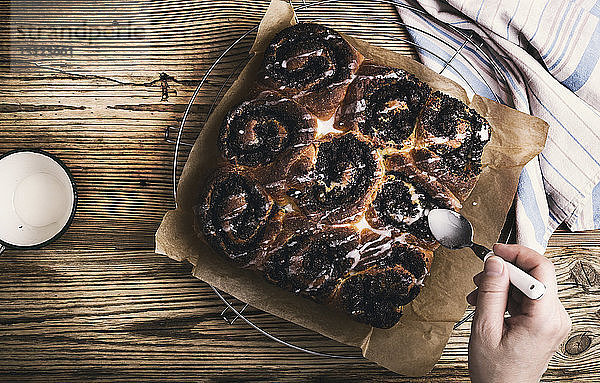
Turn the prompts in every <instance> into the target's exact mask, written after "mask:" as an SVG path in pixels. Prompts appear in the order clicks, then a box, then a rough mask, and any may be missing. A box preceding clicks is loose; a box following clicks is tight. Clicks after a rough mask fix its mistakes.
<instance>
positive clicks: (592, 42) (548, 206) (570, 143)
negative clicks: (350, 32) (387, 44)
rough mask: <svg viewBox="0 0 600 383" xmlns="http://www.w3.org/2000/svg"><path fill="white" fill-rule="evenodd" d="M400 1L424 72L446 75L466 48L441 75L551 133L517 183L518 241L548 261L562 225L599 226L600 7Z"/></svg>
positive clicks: (538, 1)
mask: <svg viewBox="0 0 600 383" xmlns="http://www.w3.org/2000/svg"><path fill="white" fill-rule="evenodd" d="M398 3H399V4H400V3H402V4H404V5H399V6H398V7H397V8H398V11H399V13H400V16H401V18H402V21H403V22H404V23H405V24H406V25H407V29H408V31H409V33H410V35H411V38H412V39H413V40H414V41H415V42H416V43H417V44H418V45H419V46H420V47H421V48H419V49H418V53H419V56H420V58H421V59H422V61H423V63H424V64H426V65H427V66H429V67H430V68H432V69H434V70H438V71H441V70H442V69H443V68H444V66H445V62H447V61H448V60H450V59H451V58H452V57H453V55H454V53H455V52H456V50H457V49H459V48H460V47H461V46H462V49H460V54H458V55H456V57H454V58H452V61H451V63H450V65H448V66H447V67H446V68H445V69H443V73H442V74H443V75H445V76H447V77H449V78H451V79H453V80H455V81H457V82H458V83H460V84H461V85H463V87H465V89H467V91H470V92H471V94H473V93H477V94H480V95H482V96H485V97H488V98H490V99H492V100H497V101H500V102H502V103H504V104H507V105H510V106H512V107H514V108H516V109H518V110H521V111H524V112H527V113H530V114H532V115H534V116H537V117H540V118H542V119H544V120H545V121H546V122H548V124H549V125H550V128H549V131H548V140H547V142H546V147H545V148H544V150H543V151H542V153H541V154H540V155H539V156H537V157H536V158H535V159H533V160H532V161H531V162H529V163H528V164H527V165H526V166H525V168H524V169H523V172H522V173H521V176H520V179H519V187H518V190H517V204H516V220H517V240H518V242H519V243H521V244H523V245H526V246H528V247H531V248H533V249H535V250H537V251H539V252H541V253H543V252H544V250H545V248H546V246H547V243H548V239H549V237H550V235H551V234H552V233H553V232H554V230H555V229H556V227H557V226H558V225H559V224H560V223H561V222H566V223H567V225H568V226H569V227H570V228H571V230H587V229H595V228H600V183H599V182H600V63H599V58H600V0H581V1H567V0H528V1H521V0H502V1H498V0H418V1H416V0H398ZM408 7H414V8H417V9H418V10H420V11H421V12H417V11H414V10H412V9H410V8H408ZM437 20H441V21H443V22H444V23H440V22H438V21H437ZM465 35H466V36H470V38H471V39H472V40H473V42H474V44H475V45H477V46H480V49H476V47H475V45H473V44H466V45H463V43H464V41H465V37H464V36H465ZM440 39H441V42H440ZM497 74H499V75H497ZM499 78H500V80H499Z"/></svg>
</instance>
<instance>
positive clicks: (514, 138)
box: [156, 0, 547, 376]
mask: <svg viewBox="0 0 600 383" xmlns="http://www.w3.org/2000/svg"><path fill="white" fill-rule="evenodd" d="M293 23H294V17H293V10H292V8H291V7H290V6H289V4H288V3H287V2H285V1H281V0H273V1H272V2H271V5H270V7H269V9H268V10H267V12H266V14H265V16H264V18H263V20H262V22H261V24H260V27H259V30H258V32H257V37H256V41H255V43H254V45H253V47H252V52H254V53H255V55H254V57H253V58H252V59H251V60H250V62H249V63H248V64H247V66H246V67H245V68H244V69H243V71H242V72H241V74H240V75H239V77H238V79H237V80H236V81H235V82H234V84H233V85H232V86H231V88H230V89H229V90H228V92H227V93H226V94H225V96H224V97H223V99H222V101H221V102H220V104H219V105H218V106H217V107H216V109H215V110H214V112H213V113H212V115H211V116H210V118H209V119H208V121H207V122H206V124H205V126H204V127H203V129H202V131H201V133H200V135H199V136H198V139H197V140H196V143H195V145H194V147H193V149H192V151H191V153H190V155H189V158H188V161H187V163H186V165H185V167H184V170H183V173H182V176H181V178H180V181H179V185H178V195H177V209H176V210H171V211H169V212H168V213H167V214H166V215H165V217H164V219H163V222H162V223H161V225H160V228H159V229H158V231H157V233H156V252H157V253H160V254H164V255H167V256H169V257H170V258H173V259H175V260H178V261H183V260H187V261H189V262H191V263H192V264H193V265H194V269H193V274H194V276H196V277H197V278H199V279H201V280H203V281H205V282H207V283H210V284H211V285H213V286H215V287H217V288H219V289H221V290H223V291H225V292H227V293H229V294H231V295H233V296H234V297H236V298H238V299H240V300H242V301H244V302H247V303H249V304H250V305H251V306H253V307H256V308H258V309H261V310H263V311H266V312H269V313H271V314H274V315H276V316H278V317H281V318H283V319H286V320H288V321H291V322H294V323H296V324H298V325H301V326H304V327H306V328H309V329H311V330H314V331H316V332H319V333H321V334H323V335H325V336H327V337H330V338H332V339H335V340H337V341H339V342H342V343H345V344H348V345H351V346H356V347H360V348H361V349H362V352H363V355H364V356H365V357H366V358H368V359H369V360H372V361H374V362H376V363H378V364H380V365H381V366H384V367H386V368H388V369H390V370H392V371H395V372H398V373H401V374H405V375H409V376H420V375H424V374H426V373H427V372H428V371H429V370H431V368H433V366H434V365H435V363H436V362H437V360H438V359H439V357H440V356H441V353H442V350H443V349H444V346H445V345H446V343H447V341H448V338H449V337H450V334H451V332H452V327H453V325H454V323H455V322H457V321H459V320H460V319H461V318H462V316H463V314H464V312H465V309H466V305H467V303H466V301H465V296H466V295H467V293H468V292H470V291H471V290H472V289H473V287H474V286H473V283H472V279H471V278H472V276H473V275H475V274H476V273H478V272H479V271H481V269H482V263H481V261H480V260H479V259H478V258H477V257H475V256H474V255H473V254H472V253H471V251H470V250H468V249H463V250H457V251H450V250H446V249H443V248H439V249H438V250H436V252H435V258H434V261H433V264H432V268H431V271H430V276H429V277H428V278H427V279H426V280H425V286H424V287H423V288H422V290H421V293H420V294H419V295H418V297H417V298H416V299H415V300H414V301H413V302H411V303H410V304H409V305H407V306H405V307H404V315H403V316H402V318H401V320H400V321H399V322H398V324H397V325H396V326H394V327H393V328H391V329H386V330H384V329H376V328H372V327H370V326H368V325H365V324H361V323H358V322H356V321H354V320H352V319H351V318H350V317H349V316H348V315H346V314H344V313H342V312H338V311H336V310H334V309H332V308H329V307H327V306H324V305H321V304H317V303H315V302H313V301H311V300H309V299H306V298H302V297H300V296H297V295H295V294H293V293H291V292H288V291H285V290H283V289H281V288H279V287H277V286H275V285H272V284H270V283H268V282H267V281H265V280H264V279H263V277H262V276H261V275H258V274H257V273H255V272H252V271H250V270H244V269H241V268H239V267H238V266H236V265H235V264H233V263H232V262H230V261H229V260H226V259H225V258H223V257H221V256H219V255H217V254H215V253H214V252H213V251H212V250H211V249H210V248H209V247H208V246H207V245H206V244H205V243H204V242H203V241H202V240H201V239H200V238H199V237H198V236H197V235H196V234H195V233H194V231H193V228H192V224H193V216H192V206H193V205H195V204H196V198H197V197H198V194H199V193H200V191H201V190H202V188H203V185H204V184H205V181H206V179H207V177H208V176H210V175H211V173H212V172H213V171H214V168H215V166H216V163H217V160H218V158H219V152H218V148H217V137H218V131H219V128H220V125H221V122H222V121H223V118H224V116H225V114H226V113H227V111H228V110H229V109H231V108H232V107H234V106H236V105H237V104H239V103H240V102H241V101H243V100H244V99H245V98H246V96H247V94H248V92H249V90H250V88H251V87H252V85H253V82H254V80H255V78H254V76H255V75H256V73H257V71H258V68H259V67H260V64H261V62H262V56H263V51H264V49H265V48H266V46H267V45H268V43H269V42H270V40H271V39H272V38H273V36H274V35H275V34H276V33H277V32H279V31H280V30H281V29H283V28H285V27H288V26H290V25H292V24H293ZM344 37H345V38H346V39H347V40H348V41H349V42H350V43H351V44H352V45H353V46H354V47H355V48H356V49H357V50H358V51H359V52H361V53H362V54H363V55H364V56H365V57H366V58H368V59H370V60H372V61H375V62H376V63H378V64H382V65H389V66H393V67H397V68H402V69H405V70H406V71H408V72H411V73H413V74H415V75H416V76H417V77H418V78H420V79H421V80H423V81H425V82H427V83H428V84H429V85H430V86H431V88H432V89H434V90H440V91H442V92H445V93H447V94H450V95H452V96H454V97H457V98H459V99H461V100H463V101H464V102H466V103H467V104H469V100H468V98H467V94H466V92H465V90H464V89H462V88H461V87H460V86H459V85H458V84H456V83H454V82H453V81H451V80H449V79H447V78H445V77H443V76H441V75H439V74H437V73H435V72H433V71H432V70H430V69H428V68H427V67H425V66H423V65H421V64H419V63H418V62H416V61H414V60H412V59H410V58H407V57H405V56H402V55H401V54H398V53H395V52H392V51H389V50H386V49H383V48H379V47H376V46H373V45H370V44H368V43H366V42H364V41H361V40H358V39H354V38H352V37H351V36H344ZM470 106H471V107H472V108H474V109H476V110H477V111H478V112H479V113H480V114H481V115H482V116H484V117H485V118H487V120H488V121H489V122H490V125H491V126H492V129H493V133H492V138H491V141H490V142H489V143H488V144H487V145H486V147H485V151H484V155H483V159H482V162H483V172H482V174H481V178H480V179H479V181H478V183H477V185H476V186H475V189H474V190H473V192H472V194H471V196H470V197H469V199H468V200H467V201H466V202H465V203H464V208H463V209H462V211H461V213H462V214H464V215H465V216H466V217H467V218H468V219H469V220H471V222H472V223H473V226H474V228H475V241H476V242H478V243H481V244H483V245H486V246H491V245H492V244H493V243H494V242H496V240H497V239H498V236H499V233H500V231H501V229H502V226H503V223H504V220H505V217H506V214H507V212H508V210H509V208H510V206H511V203H512V200H513V196H514V194H515V192H516V188H517V182H518V177H519V174H520V172H521V169H522V167H523V166H524V165H525V164H526V163H527V162H528V161H529V160H530V159H532V158H533V157H535V155H537V154H538V153H539V152H540V151H541V150H542V148H543V147H544V143H545V141H546V133H547V124H546V123H545V122H543V121H542V120H540V119H538V118H535V117H532V116H530V115H527V114H523V113H521V112H518V111H516V110H514V109H511V108H508V107H505V106H502V105H500V104H497V103H495V102H493V101H490V100H488V99H485V98H481V97H479V96H475V98H474V99H473V100H472V101H471V102H470Z"/></svg>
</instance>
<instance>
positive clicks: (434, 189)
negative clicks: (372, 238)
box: [366, 153, 461, 248]
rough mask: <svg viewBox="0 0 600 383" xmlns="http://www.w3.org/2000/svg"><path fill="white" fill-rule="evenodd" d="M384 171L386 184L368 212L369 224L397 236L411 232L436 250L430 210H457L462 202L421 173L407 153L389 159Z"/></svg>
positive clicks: (387, 158) (394, 155)
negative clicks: (430, 224)
mask: <svg viewBox="0 0 600 383" xmlns="http://www.w3.org/2000/svg"><path fill="white" fill-rule="evenodd" d="M385 169H386V172H385V177H384V180H383V184H382V185H381V187H380V188H379V190H378V192H377V197H376V198H375V200H374V201H373V203H372V204H371V206H370V207H369V209H368V210H367V214H366V219H367V221H368V222H369V224H370V225H371V226H372V227H373V228H375V229H379V230H389V231H391V232H393V233H397V235H401V234H402V233H411V234H412V235H414V236H415V237H416V238H417V239H418V240H419V241H422V245H423V246H425V247H428V248H435V247H436V241H435V239H434V238H433V235H432V234H431V230H429V223H428V222H427V215H428V214H429V211H431V210H432V209H451V210H456V211H458V209H460V208H461V204H460V202H459V201H458V199H457V198H456V197H455V196H454V195H453V194H452V192H451V191H450V190H449V189H448V188H447V187H445V186H444V185H442V184H441V183H440V182H438V181H437V180H435V178H433V177H431V176H429V175H428V174H426V173H424V172H422V171H421V170H419V169H418V168H417V167H416V166H415V164H414V163H413V161H412V159H411V158H410V157H409V156H407V155H406V154H403V153H397V154H392V155H388V156H386V160H385Z"/></svg>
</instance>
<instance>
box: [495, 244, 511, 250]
mask: <svg viewBox="0 0 600 383" xmlns="http://www.w3.org/2000/svg"><path fill="white" fill-rule="evenodd" d="M507 247H508V246H507V245H505V244H504V243H495V244H494V246H492V249H494V251H496V250H498V251H502V250H504V249H506V248H507Z"/></svg>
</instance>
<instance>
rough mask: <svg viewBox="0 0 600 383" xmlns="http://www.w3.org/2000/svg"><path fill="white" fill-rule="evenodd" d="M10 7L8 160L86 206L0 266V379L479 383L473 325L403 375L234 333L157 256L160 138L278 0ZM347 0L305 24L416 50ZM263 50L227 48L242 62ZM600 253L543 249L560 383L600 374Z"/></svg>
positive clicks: (168, 158) (294, 336)
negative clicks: (414, 374) (473, 367)
mask: <svg viewBox="0 0 600 383" xmlns="http://www.w3.org/2000/svg"><path fill="white" fill-rule="evenodd" d="M0 4H2V6H1V7H0V23H1V24H0V25H1V28H0V41H1V42H2V44H1V45H0V49H1V50H0V52H1V53H0V54H1V61H0V78H1V84H2V85H1V86H0V120H1V125H0V126H1V128H0V153H4V152H6V151H8V150H11V149H16V148H43V149H46V150H47V151H49V152H51V153H53V154H56V155H58V156H59V157H60V158H62V159H63V160H64V161H65V162H66V163H67V165H68V166H69V167H70V168H71V169H72V171H73V174H74V176H75V179H76V181H77V184H78V189H79V195H80V199H79V208H78V212H77V215H76V217H75V221H74V223H73V226H72V227H71V229H70V230H69V231H68V232H67V234H66V235H65V236H64V237H63V238H62V239H60V240H59V241H57V242H56V243H54V244H52V245H50V246H48V247H47V248H44V249H43V250H35V251H27V252H23V251H11V250H9V251H7V252H6V253H5V255H4V256H2V257H1V258H0V275H1V277H0V376H1V379H2V380H11V381H13V380H55V381H66V380H109V381H121V380H122V381H132V380H136V379H137V380H201V381H230V380H234V381H235V380H256V381H328V382H329V381H333V382H335V381H339V382H351V381H356V382H359V381H360V382H363V381H374V382H383V381H422V382H425V381H435V382H449V381H466V380H468V375H467V363H466V362H467V342H468V336H469V323H466V324H464V325H462V326H461V327H460V328H459V329H458V330H456V331H455V332H454V333H453V335H452V337H451V339H450V342H449V344H448V346H447V347H446V349H445V351H444V354H443V356H442V358H441V360H440V362H439V363H438V364H437V365H436V367H435V369H434V370H433V371H432V372H431V373H430V374H429V375H428V376H426V377H424V378H423V379H406V378H403V377H401V376H398V375H396V374H393V373H391V372H389V371H386V370H385V369H383V368H381V367H378V366H377V365H375V364H373V363H371V362H368V361H362V360H361V361H344V360H335V359H327V358H321V357H314V356H310V355H307V354H304V353H301V352H297V351H294V350H292V349H290V348H287V347H285V346H281V345H279V344H277V343H274V342H273V341H271V340H269V339H267V338H265V337H264V336H262V335H260V334H258V333H257V332H256V331H254V330H252V329H250V328H249V327H248V326H247V325H246V324H244V323H243V322H242V321H237V322H236V323H234V324H233V325H229V324H226V323H225V322H224V321H223V319H221V316H220V312H221V310H222V308H223V305H222V303H221V302H220V301H219V300H218V299H217V298H216V297H215V295H214V294H213V293H212V291H211V290H210V288H209V287H208V286H207V285H206V284H205V283H203V282H201V281H199V280H196V279H194V278H192V277H191V276H190V267H189V266H186V265H181V264H179V263H176V262H174V261H171V260H169V259H167V258H166V257H163V256H158V255H155V254H154V253H153V246H154V242H153V236H154V232H155V230H156V228H157V227H158V224H159V222H160V220H161V218H162V216H163V214H164V213H165V211H166V210H167V209H169V208H172V206H173V197H172V183H171V167H172V161H173V150H174V147H173V145H172V144H170V143H168V142H166V141H165V137H164V132H165V129H166V128H167V127H176V126H178V124H179V122H180V119H181V116H182V112H183V110H184V108H185V106H186V104H187V102H188V100H189V98H190V96H191V93H192V92H193V90H194V88H195V87H196V85H197V84H198V81H199V79H200V78H201V76H202V74H203V73H204V72H205V71H206V70H207V68H208V67H209V66H210V64H211V63H212V62H213V61H214V59H215V58H216V57H218V55H219V54H220V53H221V52H222V51H223V49H224V48H225V47H226V46H228V45H229V44H230V43H231V42H232V41H233V40H234V38H235V37H237V36H239V35H240V34H242V33H243V32H244V31H246V30H248V29H250V28H251V27H252V26H254V25H256V24H257V23H258V22H259V20H260V18H261V15H262V13H263V12H264V10H265V9H266V6H267V3H266V2H264V1H252V2H230V1H219V2H215V1H212V2H210V1H197V0H194V1H190V0H185V1H182V0H160V1H127V2H123V1H116V0H109V1H104V2H102V5H100V4H99V3H95V2H83V1H61V0H56V1H53V2H49V3H47V4H45V5H43V6H42V5H36V4H35V3H31V2H28V1H19V0H17V1H6V0H3V1H1V2H0ZM345 4H346V6H345V7H344V8H341V7H336V6H320V8H319V9H318V10H317V11H315V12H314V13H312V14H311V15H312V16H311V15H308V16H306V18H310V17H315V18H319V17H321V16H322V15H323V14H324V13H325V12H327V14H328V15H329V16H327V17H328V20H329V24H332V25H334V26H337V27H339V28H341V29H342V30H344V31H346V32H349V33H353V34H354V35H356V36H358V37H362V38H366V39H367V40H371V41H373V42H376V43H379V44H380V45H385V46H386V47H389V48H390V49H395V50H398V51H401V52H403V53H406V54H409V55H414V52H412V51H411V49H410V46H409V45H408V44H406V43H405V42H403V41H402V40H401V39H402V38H405V37H406V33H405V31H403V30H401V29H400V28H399V27H398V26H397V25H395V24H393V22H391V21H389V20H394V21H396V20H397V18H396V14H395V12H394V10H393V8H392V7H390V6H387V5H384V4H375V3H370V4H369V3H368V2H362V3H360V2H357V3H348V2H346V3H345ZM359 11H360V12H359ZM348 14H355V15H358V14H360V15H361V16H360V17H361V18H359V19H356V20H354V21H351V20H349V18H348V16H347V15H348ZM305 15H306V14H305ZM390 37H393V38H394V39H390ZM250 43H251V40H248V41H247V42H244V43H243V44H242V46H241V48H239V49H238V50H235V51H234V52H232V54H231V56H230V57H231V58H232V59H231V62H230V64H231V65H233V64H234V63H235V62H238V61H239V59H240V58H241V57H244V54H245V52H247V51H248V48H249V44H250ZM244 44H245V45H244ZM224 73H225V72H223V73H220V74H219V76H224ZM207 89H208V90H207V91H206V93H203V94H201V96H200V99H199V100H198V103H197V104H196V106H195V108H194V110H193V115H192V118H191V121H192V123H191V124H190V126H189V130H188V131H187V133H186V139H193V136H194V135H195V134H197V129H198V128H199V127H201V122H202V121H203V119H204V118H205V117H206V114H207V112H208V110H209V107H210V104H211V102H212V97H213V96H214V94H215V93H216V92H217V90H218V89H216V87H215V86H214V84H208V87H207ZM183 154H184V155H185V154H186V153H185V151H184V153H183ZM0 219H1V218H0ZM599 246H600V237H599V236H598V233H597V232H588V233H569V232H567V231H564V230H560V231H559V232H557V233H556V234H555V235H554V236H553V237H552V239H551V241H550V246H549V248H548V252H547V255H548V256H549V257H550V258H551V259H552V260H553V262H554V263H555V265H556V268H557V272H558V280H559V287H560V295H561V298H562V299H563V302H564V303H565V305H566V306H567V307H568V310H569V313H570V315H571V317H572V319H573V322H574V325H573V331H572V333H571V335H570V336H569V339H568V341H567V342H566V344H564V345H563V346H562V347H561V349H560V351H559V352H558V353H557V354H556V356H555V357H554V358H553V360H552V363H551V365H550V369H549V370H548V372H547V374H546V375H545V379H546V380H547V381H559V380H565V381H566V380H571V379H577V380H578V381H598V380H599V379H600V373H598V372H597V368H598V362H597V360H598V354H599V352H600V347H599V346H598V341H597V339H598V338H597V335H598V333H599V330H600V327H599V320H600V310H598V308H599V307H600V306H599V305H598V303H599V301H600V298H599V295H598V293H599V292H600V271H599V270H600V247H599ZM249 311H250V313H251V314H250V317H251V318H253V319H254V320H255V321H256V322H257V323H259V324H260V325H261V326H263V328H265V329H266V330H268V331H271V332H273V333H275V334H277V335H278V336H281V337H283V338H284V339H287V340H289V341H292V342H294V343H296V344H298V345H301V346H305V347H310V348H312V349H316V350H319V351H322V352H330V353H352V352H353V350H348V348H347V347H346V346H343V345H340V344H337V343H335V342H333V341H330V340H327V339H324V338H323V337H321V336H319V335H316V334H314V333H312V332H310V331H307V330H304V329H302V328H299V327H297V326H294V325H291V324H289V323H286V322H283V321H281V320H279V319H277V318H274V317H272V316H270V315H266V314H263V313H259V312H256V311H253V310H251V309H250V310H249ZM398 357H399V358H401V357H402V355H398Z"/></svg>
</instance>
